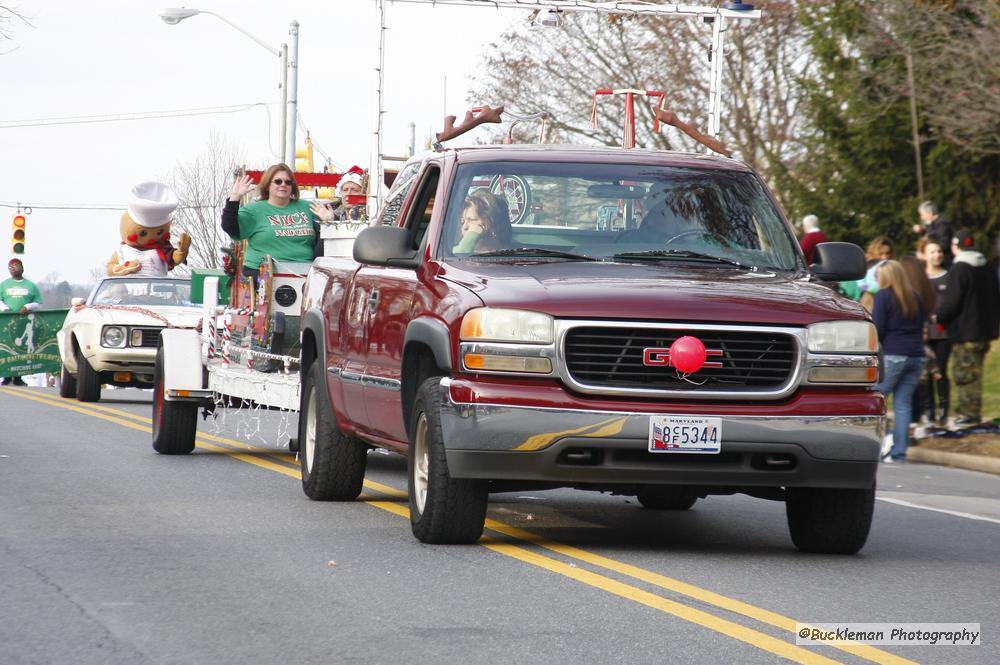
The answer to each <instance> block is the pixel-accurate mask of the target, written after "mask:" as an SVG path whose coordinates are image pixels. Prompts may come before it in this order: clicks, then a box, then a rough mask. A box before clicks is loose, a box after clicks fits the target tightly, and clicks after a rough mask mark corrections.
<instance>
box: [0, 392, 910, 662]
mask: <svg viewBox="0 0 1000 665" xmlns="http://www.w3.org/2000/svg"><path fill="white" fill-rule="evenodd" d="M0 394H6V395H12V396H15V397H20V398H23V399H28V400H31V401H34V402H38V403H41V404H45V405H47V406H53V407H58V408H61V409H66V410H68V411H73V412H76V413H80V414H83V415H87V416H91V417H93V418H100V419H101V420H106V421H108V422H111V423H114V424H116V425H120V426H122V427H128V428H130V429H134V430H138V431H140V432H144V433H146V434H149V433H150V422H151V421H150V419H149V418H146V417H144V416H140V415H137V414H134V413H130V412H128V411H124V410H121V409H114V408H111V407H106V406H101V405H98V404H87V405H86V406H83V405H81V404H80V403H78V402H74V401H70V400H64V399H60V398H58V397H55V396H52V395H49V394H47V393H39V392H34V391H30V390H25V389H23V388H21V389H12V388H0ZM216 444H221V445H216ZM196 445H197V447H199V448H201V449H203V450H206V451H210V452H213V453H222V454H225V455H229V456H230V457H233V458H235V459H238V460H240V461H243V462H246V463H248V464H253V465H255V466H258V467H261V468H264V469H267V470H269V471H274V472H277V473H281V474H284V475H286V476H289V477H292V478H300V477H301V476H300V473H299V470H298V468H296V467H293V466H291V464H293V463H294V458H292V457H290V456H289V455H287V454H281V453H277V452H276V451H272V450H266V449H260V448H250V447H248V446H247V445H246V444H244V443H241V442H239V441H235V440H233V439H227V438H225V437H219V436H214V435H211V434H205V433H201V432H199V433H198V435H197V440H196ZM262 453H263V455H262ZM365 487H366V488H367V489H368V490H371V491H374V492H377V493H379V494H383V495H386V496H389V497H392V498H394V499H397V500H395V501H386V500H379V499H375V498H373V497H371V496H370V495H369V496H365V497H364V498H365V499H366V503H367V504H368V505H370V506H374V507H376V508H380V509H382V510H385V511H387V512H390V513H392V514H394V515H399V516H400V517H404V518H407V519H408V518H409V516H410V513H409V509H408V508H407V507H406V506H404V505H401V503H400V502H399V501H398V499H405V498H406V493H405V492H402V491H400V490H399V489H397V488H395V487H390V486H388V485H384V484H382V483H378V482H375V481H372V480H367V479H366V480H365ZM486 528H487V529H488V530H489V531H492V532H494V533H498V534H502V535H503V536H506V537H507V539H502V540H498V539H495V538H492V537H489V536H483V538H482V539H480V541H479V544H480V545H481V546H482V547H485V548H487V549H489V550H492V551H494V552H497V553H498V554H502V555H504V556H507V557H510V558H513V559H517V560H518V561H522V562H524V563H527V564H530V565H532V566H536V567H538V568H543V569H545V570H548V571H550V572H553V573H556V574H559V575H562V576H564V577H567V578H569V579H572V580H575V581H577V582H580V583H582V584H586V585H588V586H591V587H594V588H597V589H601V590H602V591H605V592H607V593H610V594H613V595H616V596H619V597H621V598H624V599H626V600H629V601H632V602H636V603H639V604H641V605H645V606H647V607H650V608H653V609H656V610H659V611H661V612H664V613H666V614H670V615H672V616H675V617H677V618H679V619H682V620H684V621H688V622H690V623H693V624H697V625H699V626H702V627H704V628H708V629H709V630H713V631H715V632H717V633H721V634H723V635H727V636H729V637H732V638H734V639H737V640H740V641H741V642H745V643H747V644H750V645H752V646H754V647H757V648H759V649H763V650H764V651H767V652H769V653H772V654H774V655H777V656H780V657H782V658H786V659H788V660H791V661H794V662H796V663H810V664H811V663H836V662H837V661H834V660H831V659H829V658H827V657H825V656H822V655H820V654H818V653H815V652H813V651H809V650H807V649H805V648H803V647H801V646H797V645H795V644H794V643H792V642H789V641H786V640H783V639H779V638H777V637H774V636H772V635H769V634H768V633H765V632H762V631H759V630H755V629H753V628H749V627H747V626H744V625H742V624H740V623H736V622H735V621H730V620H728V619H725V618H723V617H721V616H717V615H715V614H711V613H709V612H706V611H703V610H699V609H696V608H694V607H691V606H688V605H685V604H683V603H680V602H677V601H674V600H670V599H668V598H664V597H662V596H660V595H657V594H655V593H651V592H649V591H646V590H645V589H642V588H640V587H637V586H634V585H632V584H627V583H625V582H622V581H620V580H618V579H614V578H612V577H608V576H605V575H601V574H598V573H596V572H593V571H592V570H589V569H586V568H580V567H578V566H577V565H576V564H574V563H567V562H566V561H564V560H560V559H556V558H553V557H550V556H546V555H545V554H542V553H541V552H539V551H537V550H538V549H544V550H548V551H550V552H554V553H556V554H558V555H559V556H561V557H563V558H564V559H570V560H573V561H578V562H581V563H585V564H587V565H588V566H591V567H593V568H597V569H602V570H605V571H610V572H613V573H615V574H617V575H619V576H621V577H625V578H631V579H633V580H636V581H639V582H642V583H644V584H647V585H649V586H652V587H658V588H660V589H664V590H666V591H669V592H672V593H674V594H679V595H681V596H685V597H687V598H690V599H693V600H696V601H699V602H701V603H704V604H707V605H711V606H713V607H717V608H719V609H721V610H725V611H727V612H731V613H733V614H737V615H741V616H743V617H746V618H748V619H753V620H754V621H758V622H760V623H762V624H765V625H767V626H770V627H772V628H777V629H779V630H780V631H782V632H785V633H791V634H793V635H794V634H795V628H796V626H795V624H796V621H795V620H794V619H791V618H789V617H786V616H783V615H781V614H778V613H776V612H771V611H769V610H765V609H763V608H760V607H756V606H754V605H750V604H749V603H744V602H742V601H739V600H736V599H734V598H729V597H727V596H723V595H721V594H717V593H714V592H712V591H709V590H707V589H702V588H701V587H697V586H694V585H692V584H688V583H686V582H682V581H680V580H677V579H674V578H671V577H667V576H665V575H660V574H659V573H654V572H652V571H649V570H646V569H643V568H639V567H637V566H632V565H630V564H627V563H623V562H621V561H616V560H614V559H610V558H608V557H604V556H601V555H599V554H595V553H592V552H588V551H586V550H582V549H579V548H577V547H573V546H572V545H564V544H562V543H557V542H555V541H551V540H548V539H547V538H544V537H542V536H540V535H538V534H536V533H533V532H530V531H526V530H524V529H520V528H518V527H515V526H511V525H509V524H505V523H503V522H499V521H497V520H494V519H487V520H486ZM524 545H528V546H532V547H533V549H528V548H526V547H525V546H524ZM828 644H829V646H831V647H833V648H836V649H839V650H841V651H843V652H845V653H849V654H852V655H854V656H857V657H859V658H862V659H865V660H868V661H871V662H873V663H885V664H892V665H902V664H904V663H905V664H910V665H912V664H913V661H910V660H907V659H905V658H901V657H899V656H896V655H894V654H891V653H889V652H886V651H882V650H880V649H876V648H874V647H871V646H868V645H863V644H854V643H850V642H835V643H834V642H831V643H828Z"/></svg>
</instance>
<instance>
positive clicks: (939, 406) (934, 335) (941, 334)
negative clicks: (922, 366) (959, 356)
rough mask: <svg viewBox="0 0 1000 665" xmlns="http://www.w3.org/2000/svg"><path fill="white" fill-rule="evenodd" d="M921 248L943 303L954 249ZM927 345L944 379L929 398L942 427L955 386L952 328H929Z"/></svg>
mask: <svg viewBox="0 0 1000 665" xmlns="http://www.w3.org/2000/svg"><path fill="white" fill-rule="evenodd" d="M921 246H922V248H923V254H924V257H925V260H926V262H927V263H926V265H925V266H924V272H925V273H926V275H927V280H928V281H929V282H930V283H931V288H932V289H934V298H935V301H936V302H941V299H942V298H944V293H945V289H946V288H947V287H948V269H947V268H945V267H944V253H945V251H946V250H947V251H950V250H951V248H950V247H942V246H941V245H939V244H938V243H937V241H935V240H928V239H927V238H922V239H921ZM927 345H928V346H929V347H931V351H933V352H934V358H935V359H936V361H937V366H938V370H939V371H940V372H941V379H940V380H938V381H931V383H930V385H929V386H928V387H929V388H930V394H929V395H928V397H929V407H930V413H931V414H932V416H931V417H932V419H934V420H936V421H937V423H938V424H939V425H944V424H946V423H947V422H948V405H949V402H950V401H951V400H950V395H951V384H950V382H949V380H948V359H949V358H950V357H951V341H950V340H949V339H948V329H947V328H946V327H945V325H944V324H943V323H941V322H940V321H932V322H931V324H930V325H929V326H928V327H927Z"/></svg>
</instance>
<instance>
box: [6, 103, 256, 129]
mask: <svg viewBox="0 0 1000 665" xmlns="http://www.w3.org/2000/svg"><path fill="white" fill-rule="evenodd" d="M255 106H263V107H265V109H266V108H267V104H265V103H264V102H253V103H249V104H236V105H232V106H205V107H201V108H193V109H175V110H169V111H142V112H138V113H109V114H105V115H76V116H61V117H54V118H29V119H23V120H0V129H13V128H15V127H46V126H50V125H86V124H93V123H98V122H121V121H127V120H153V119H156V118H180V117H185V116H197V115H213V114H219V113H239V112H241V111H246V110H249V109H251V108H254V107H255ZM268 121H269V122H270V113H268Z"/></svg>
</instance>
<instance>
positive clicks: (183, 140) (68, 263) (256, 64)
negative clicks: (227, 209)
mask: <svg viewBox="0 0 1000 665" xmlns="http://www.w3.org/2000/svg"><path fill="white" fill-rule="evenodd" d="M4 4H7V5H10V6H13V7H15V8H17V9H18V10H19V11H21V12H22V13H23V14H25V15H26V16H28V17H29V18H30V20H31V23H32V26H31V27H29V26H26V25H21V24H18V23H13V24H11V25H9V26H8V28H9V31H10V32H11V34H12V36H13V40H12V41H3V42H0V90H2V91H3V93H2V94H3V97H2V103H0V206H2V207H0V214H2V215H3V216H4V218H5V219H4V221H3V229H4V246H3V248H2V250H0V257H4V259H3V263H4V267H6V262H7V259H8V258H9V257H10V242H9V237H10V218H11V217H12V216H13V214H14V212H15V209H14V208H12V207H11V206H12V205H15V204H17V203H18V202H20V203H21V204H22V205H27V206H35V208H34V210H33V212H32V214H31V215H30V216H29V217H28V231H27V234H28V235H27V251H26V253H25V255H24V257H23V258H24V263H25V274H26V276H27V277H29V278H31V279H34V280H36V281H40V280H42V279H44V278H45V277H46V276H47V275H50V274H51V273H58V274H59V275H60V276H61V278H62V279H68V280H69V281H71V282H78V283H85V282H89V281H90V272H91V270H92V269H93V268H96V267H101V268H102V269H103V265H104V263H105V262H106V261H107V259H108V257H109V256H110V255H111V253H112V252H113V251H114V249H115V248H116V247H117V245H118V243H119V242H120V239H119V237H118V219H119V216H120V211H121V210H122V209H124V203H125V201H126V200H127V196H128V191H129V189H130V188H131V186H132V185H133V184H135V183H137V182H140V181H142V180H146V179H161V178H165V177H166V176H167V175H168V174H169V173H170V171H171V170H172V169H173V168H174V167H175V166H176V165H177V164H178V163H183V162H186V161H192V160H193V158H194V157H195V156H197V155H198V154H199V153H201V152H202V151H203V145H204V143H205V141H206V140H207V138H208V137H209V135H210V134H211V133H212V132H213V131H214V132H218V133H221V134H222V135H223V136H224V137H225V138H227V139H229V140H231V141H234V142H237V143H239V144H241V145H242V146H243V147H245V149H246V153H247V155H248V156H249V157H250V160H251V166H258V167H259V166H266V165H267V164H269V163H271V162H273V161H277V151H278V150H279V149H280V147H279V145H278V143H277V123H278V122H279V111H278V105H277V100H278V94H279V93H278V89H277V84H278V78H279V67H278V62H277V58H276V57H274V56H272V55H270V54H269V53H268V52H267V51H266V50H265V49H264V48H262V47H261V46H259V45H257V44H255V43H254V42H253V41H251V40H250V39H248V38H247V37H246V36H244V35H242V34H240V33H239V32H237V31H236V30H234V29H232V28H231V27H229V26H227V25H226V24H225V23H223V22H221V21H219V20H218V19H217V18H215V17H213V16H207V15H202V16H195V17H192V18H189V19H187V20H185V21H182V22H181V23H180V24H178V25H173V26H170V25H167V24H165V23H163V22H162V21H161V20H160V19H159V17H158V15H157V14H158V12H159V10H160V9H162V8H163V7H167V6H178V5H181V4H187V6H190V7H196V8H198V9H203V10H210V11H214V12H217V13H218V14H221V15H223V16H225V17H226V18H227V19H229V20H230V21H232V22H234V23H236V24H238V25H240V27H242V28H243V29H245V30H247V31H248V32H250V33H252V34H254V35H256V36H257V37H259V38H260V39H261V40H263V41H265V42H267V43H269V44H272V45H274V46H278V45H279V44H281V43H282V42H284V41H286V39H287V34H288V24H289V22H290V21H291V20H293V19H295V20H297V21H298V22H299V24H300V36H299V94H298V100H299V114H300V117H301V119H302V120H303V121H304V123H305V125H306V127H308V129H309V130H310V131H311V133H312V137H313V139H314V140H315V141H316V142H317V143H318V144H319V146H320V147H322V148H323V150H324V151H325V152H327V153H328V154H330V156H331V157H332V158H333V159H334V160H335V161H336V162H338V163H340V164H343V165H350V164H352V163H357V164H360V165H361V166H364V167H367V165H368V156H369V148H370V141H371V132H372V129H373V117H374V108H375V83H374V81H375V79H374V74H373V70H374V67H375V64H376V57H377V42H376V39H377V31H376V12H375V7H376V3H375V2H374V0H326V1H323V2H319V1H316V0H311V1H305V0H303V1H298V0H285V1H284V2H248V1H247V0H241V1H236V0H205V1H204V2H201V0H187V2H186V3H184V0H89V1H80V0H9V1H8V2H5V3H4ZM525 14H526V12H524V11H521V10H495V9H485V8H482V9H481V8H462V7H440V6H438V7H432V6H429V5H427V6H425V5H410V4H390V5H389V6H388V24H389V31H388V32H387V37H386V64H385V76H386V84H385V92H386V101H385V106H386V110H387V114H386V116H385V121H384V124H385V131H384V151H385V152H386V153H388V154H404V153H405V150H406V148H407V146H408V144H409V128H408V124H409V123H410V121H413V122H415V123H416V127H417V143H418V147H419V145H420V144H421V143H422V141H423V139H424V138H425V137H426V136H427V135H429V134H430V133H431V132H432V131H436V130H439V129H440V128H441V125H442V122H443V117H444V111H445V109H444V106H445V101H444V80H445V77H447V107H448V108H447V110H448V112H449V113H453V114H455V115H459V116H461V114H462V113H463V112H464V111H465V110H466V108H467V103H466V96H467V90H468V87H469V83H468V80H467V78H466V76H467V75H468V74H469V73H470V72H471V71H472V70H473V69H474V67H475V66H476V64H477V63H478V62H479V55H480V53H481V52H482V50H483V48H484V47H485V46H486V45H487V44H489V42H490V41H492V40H495V39H496V37H497V36H498V35H499V34H500V33H501V32H502V30H503V29H504V28H505V27H506V26H507V25H509V24H510V23H512V22H515V21H524V20H526V16H525ZM345 88H350V89H351V90H352V91H353V92H351V93H350V94H349V95H345V94H344V90H345ZM483 101H484V102H491V103H499V100H483ZM254 102H268V103H270V105H269V106H268V107H267V108H268V110H269V112H270V122H271V124H270V127H271V133H270V135H269V134H268V127H269V124H268V122H269V119H268V113H267V112H265V110H264V109H263V108H262V107H255V108H253V109H251V110H246V111H240V112H236V113H228V114H224V115H202V116H195V117H175V118H163V119H153V120H133V121H125V122H105V123H89V124H71V125H50V126H38V127H18V128H4V127H3V125H4V124H9V121H14V120H34V119H44V118H51V117H63V116H101V115H108V114H129V113H140V112H151V111H168V110H177V109H194V108H207V107H220V106H233V105H240V104H250V103H254ZM298 137H299V139H298V142H299V143H301V137H302V132H301V131H299V132H298ZM316 157H317V159H319V155H318V154H317V155H316ZM255 159H256V160H257V161H258V163H256V164H254V163H253V162H254V161H255ZM52 204H70V205H71V206H73V205H77V206H79V205H84V204H85V205H95V204H97V205H99V204H105V205H110V206H113V207H118V206H121V207H120V208H119V209H117V210H52V209H45V208H43V206H45V205H52ZM0 278H2V276H0Z"/></svg>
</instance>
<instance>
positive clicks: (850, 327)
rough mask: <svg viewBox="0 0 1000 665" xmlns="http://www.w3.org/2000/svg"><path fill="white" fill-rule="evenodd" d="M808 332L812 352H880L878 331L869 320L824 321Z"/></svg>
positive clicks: (807, 330) (808, 329)
mask: <svg viewBox="0 0 1000 665" xmlns="http://www.w3.org/2000/svg"><path fill="white" fill-rule="evenodd" d="M806 333H807V335H808V343H807V346H808V348H809V351H811V352H812V353H878V333H877V332H876V330H875V326H874V325H873V324H872V323H871V322H869V321H824V322H822V323H814V324H812V325H811V326H809V327H807V328H806Z"/></svg>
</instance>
